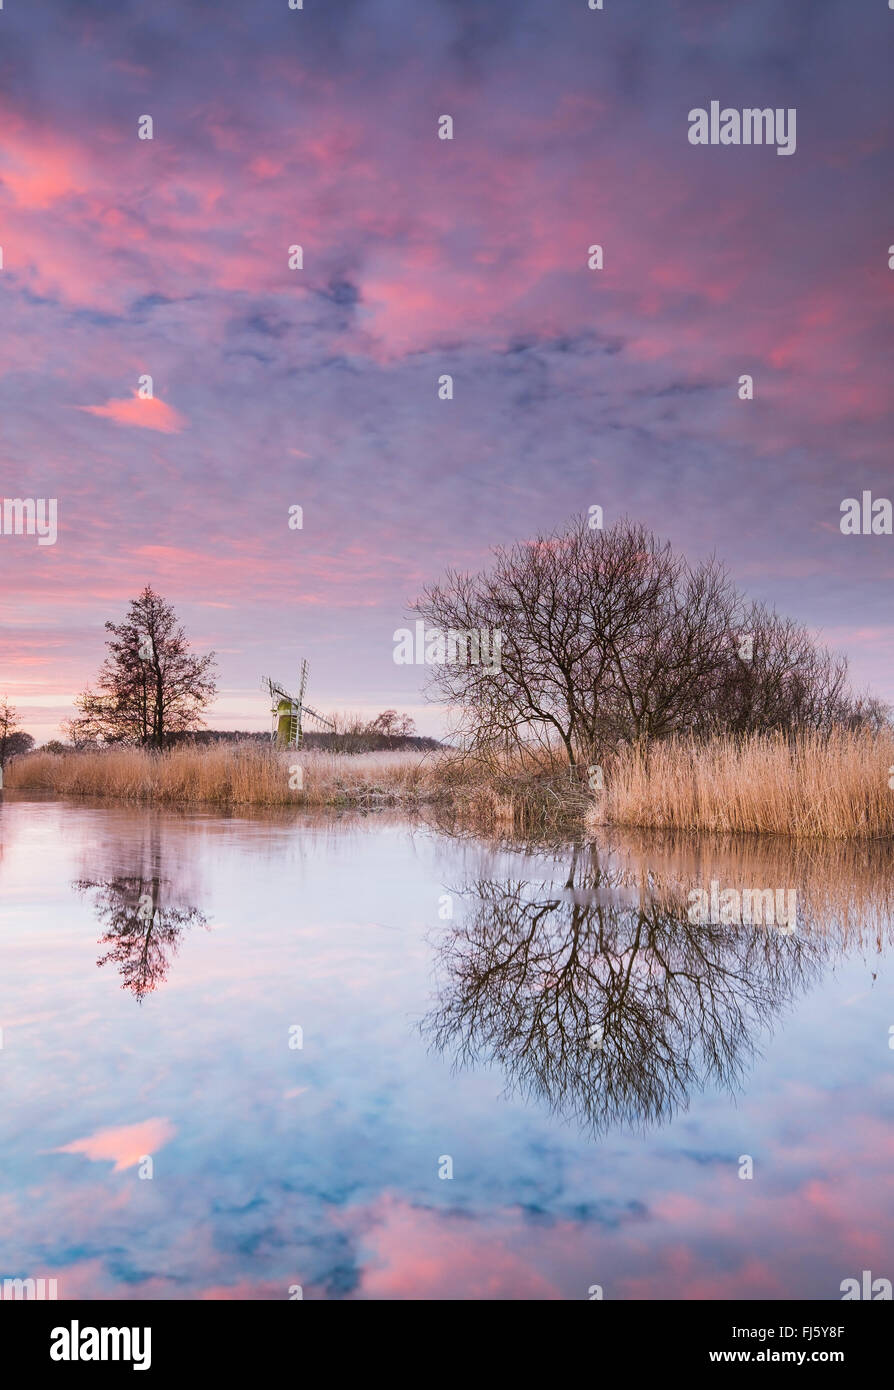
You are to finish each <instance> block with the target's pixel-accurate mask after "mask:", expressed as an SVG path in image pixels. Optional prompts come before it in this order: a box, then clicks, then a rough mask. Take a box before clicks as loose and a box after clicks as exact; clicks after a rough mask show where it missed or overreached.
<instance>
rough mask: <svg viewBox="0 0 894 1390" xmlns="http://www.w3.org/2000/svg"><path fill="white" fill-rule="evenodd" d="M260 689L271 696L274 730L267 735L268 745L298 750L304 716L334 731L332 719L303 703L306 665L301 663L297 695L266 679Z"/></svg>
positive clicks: (301, 737)
mask: <svg viewBox="0 0 894 1390" xmlns="http://www.w3.org/2000/svg"><path fill="white" fill-rule="evenodd" d="M261 688H262V689H263V690H267V691H268V692H269V694H270V713H271V715H272V718H273V727H272V730H271V733H270V742H271V743H275V744H277V745H278V746H279V747H280V748H300V747H301V741H302V739H303V738H304V720H305V718H307V717H310V718H311V719H314V720H316V722H317V723H318V724H323V725H325V727H326V728H327V729H331V730H332V732H333V733H335V732H336V728H335V725H334V724H333V723H332V722H331V720H329V719H326V718H324V716H323V715H322V714H318V713H317V711H316V710H315V709H311V707H310V705H308V704H305V701H304V692H305V690H306V689H307V662H306V661H302V663H301V678H300V680H299V682H298V694H297V695H290V694H289V692H288V691H287V690H283V688H282V686H281V685H279V684H278V683H277V682H276V681H275V680H271V678H270V677H269V676H267V677H266V678H265V679H264V681H263V682H262V687H261Z"/></svg>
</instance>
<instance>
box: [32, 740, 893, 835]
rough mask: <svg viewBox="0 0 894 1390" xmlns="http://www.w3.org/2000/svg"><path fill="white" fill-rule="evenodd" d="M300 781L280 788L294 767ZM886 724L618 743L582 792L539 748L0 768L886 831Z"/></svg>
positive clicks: (263, 802)
mask: <svg viewBox="0 0 894 1390" xmlns="http://www.w3.org/2000/svg"><path fill="white" fill-rule="evenodd" d="M296 764H297V765H298V766H300V767H301V769H302V776H303V787H302V788H301V789H297V788H293V787H291V786H290V780H292V778H291V774H290V768H292V767H294V766H295V765H296ZM892 767H894V734H891V733H885V734H881V735H878V736H874V735H871V734H868V733H846V732H843V731H842V732H840V733H835V734H832V735H829V736H821V735H818V734H804V735H801V736H799V737H798V738H797V739H795V740H793V741H791V742H789V741H787V740H786V739H784V738H782V737H777V736H766V737H752V738H747V739H733V738H719V739H714V740H712V741H710V742H708V743H704V744H698V743H695V742H692V741H690V740H685V739H679V740H670V741H668V742H667V743H662V744H656V745H654V746H653V747H652V748H651V749H650V750H649V754H648V757H642V756H640V755H638V754H637V753H636V751H635V750H634V749H632V748H624V749H622V750H621V751H620V752H619V753H617V754H615V755H614V756H613V757H612V758H611V759H610V760H609V759H607V760H606V766H605V768H604V780H605V790H604V791H603V792H601V793H592V792H590V790H589V788H588V786H587V785H586V781H585V780H584V782H581V780H580V779H575V778H573V777H572V776H571V775H570V774H569V771H568V769H567V767H565V768H563V767H562V765H561V760H559V759H557V758H556V757H555V756H554V755H553V754H550V753H548V752H546V753H542V754H540V755H527V756H526V757H525V758H524V759H523V760H521V761H520V760H518V759H513V758H505V759H502V760H499V761H497V762H494V763H491V764H489V765H488V766H484V765H482V764H481V763H479V762H474V761H471V760H470V759H468V758H463V757H461V756H460V755H458V754H456V753H454V752H452V751H450V750H444V751H442V752H441V753H439V754H434V753H431V752H417V751H406V752H393V753H389V752H381V753H357V754H345V753H328V752H316V751H314V752H309V751H302V752H298V753H296V752H295V751H294V750H292V751H283V750H277V749H273V748H270V747H268V746H266V745H263V744H260V745H259V744H257V743H242V744H225V745H218V746H216V747H210V748H208V747H200V746H193V747H190V746H188V745H184V746H181V747H179V748H175V749H173V750H171V751H170V752H167V753H164V754H162V755H159V754H157V753H152V752H148V751H146V750H144V749H133V748H119V749H107V750H103V751H101V752H82V753H74V752H72V753H59V754H55V753H40V752H38V753H30V754H27V755H26V756H25V757H20V758H16V759H14V760H13V761H12V762H11V763H10V764H9V765H8V766H7V768H6V769H5V784H6V786H7V787H9V788H10V789H11V790H22V791H26V790H27V791H46V792H53V793H56V794H57V795H61V796H99V797H117V798H120V799H124V800H128V801H152V802H161V803H168V804H186V805H189V804H207V805H218V806H221V805H223V806H285V805H290V806H302V805H303V806H308V807H313V806H319V807H322V806H345V805H353V806H371V805H389V804H390V805H395V806H400V807H404V808H412V807H415V806H422V805H424V804H429V805H432V806H433V807H435V809H436V812H437V813H438V814H439V815H440V816H442V817H449V818H450V819H451V820H452V822H454V823H456V824H457V825H458V826H460V827H462V828H468V829H470V830H481V831H484V832H497V833H503V832H507V833H516V834H517V833H525V832H530V833H542V832H544V831H557V832H558V831H561V830H562V829H563V828H564V829H566V830H570V829H572V828H574V829H576V830H577V831H578V832H579V831H580V830H581V829H582V828H583V827H586V828H588V829H589V830H591V831H594V830H595V829H596V827H598V826H601V825H627V826H639V827H643V828H654V829H664V830H681V831H682V830H699V831H716V832H723V833H741V832H743V831H744V832H753V833H758V834H771V835H791V836H796V837H799V838H810V837H813V838H819V839H845V840H872V839H889V838H892V837H894V790H892V789H891V788H890V787H889V786H888V779H889V775H890V774H889V769H890V768H892Z"/></svg>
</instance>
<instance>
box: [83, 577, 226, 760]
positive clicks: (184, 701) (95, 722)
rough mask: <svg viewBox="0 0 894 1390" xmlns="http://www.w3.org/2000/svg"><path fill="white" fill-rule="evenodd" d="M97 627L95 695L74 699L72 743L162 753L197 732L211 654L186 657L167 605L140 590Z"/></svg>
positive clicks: (209, 686)
mask: <svg viewBox="0 0 894 1390" xmlns="http://www.w3.org/2000/svg"><path fill="white" fill-rule="evenodd" d="M105 627H106V631H107V632H108V633H109V634H110V635H109V637H108V639H107V641H106V647H107V648H108V655H107V656H106V659H105V661H104V662H103V664H102V667H101V669H100V672H99V676H98V677H97V681H96V688H95V689H93V690H91V689H88V690H85V691H84V692H83V693H82V694H81V695H79V696H78V697H77V700H76V702H75V703H76V706H77V709H78V714H77V716H76V717H75V718H74V719H72V720H70V721H69V722H68V725H67V733H68V736H69V737H70V738H71V740H72V742H73V743H75V744H76V745H83V744H90V743H131V744H139V745H142V746H143V747H151V748H164V747H165V745H166V742H167V741H168V740H169V739H170V737H171V736H172V735H173V734H177V733H183V732H186V731H188V730H192V729H197V728H200V727H201V726H202V724H203V722H204V721H203V719H202V711H203V710H204V709H205V707H206V706H207V705H208V704H209V702H210V701H211V700H212V699H213V697H214V693H215V689H216V686H215V681H214V678H213V674H212V673H213V669H214V664H215V661H214V653H213V652H209V653H207V654H206V655H204V656H198V655H196V654H195V653H193V652H192V651H191V650H190V647H189V642H188V641H187V638H186V634H185V632H184V630H183V628H182V626H181V625H180V623H179V622H178V620H177V616H176V614H175V612H174V609H173V607H172V605H171V604H170V603H167V602H166V601H165V599H163V598H162V597H161V595H160V594H156V593H155V592H154V590H153V589H152V588H151V587H150V586H149V585H147V586H146V588H145V589H144V590H143V592H142V593H141V594H140V596H139V598H135V599H132V600H131V603H130V606H129V608H128V610H127V613H126V615H125V617H124V619H123V620H122V621H121V622H120V623H112V622H107V623H106V625H105Z"/></svg>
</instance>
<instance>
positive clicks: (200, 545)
mask: <svg viewBox="0 0 894 1390" xmlns="http://www.w3.org/2000/svg"><path fill="white" fill-rule="evenodd" d="M892 48H894V11H891V10H889V9H888V8H887V5H886V4H885V0H861V3H860V4H859V5H855V4H853V2H852V0H788V3H787V4H785V5H784V6H781V5H779V4H778V0H755V3H749V4H747V5H744V4H743V5H731V4H729V3H713V0H677V2H671V3H668V2H667V0H662V3H658V0H655V2H654V3H652V2H651V0H643V3H638V4H636V5H634V6H630V5H627V4H621V3H619V0H605V8H604V9H603V10H602V11H591V10H590V9H589V8H588V6H587V4H586V3H585V0H517V3H510V2H509V0H501V3H482V0H474V2H473V0H344V2H343V3H337V4H335V3H328V4H325V5H324V4H323V3H321V0H305V6H304V8H303V9H302V10H291V9H290V8H289V6H288V4H287V2H286V0H254V3H252V4H244V3H236V0H217V3H214V4H209V3H200V2H199V0H176V3H168V0H154V3H153V4H152V5H151V6H149V5H145V4H142V3H140V4H138V3H135V2H132V0H120V3H117V4H116V5H115V6H114V7H110V6H109V5H108V4H106V3H105V0H53V3H51V4H49V5H48V6H41V7H34V6H26V5H23V4H21V3H19V0H8V3H7V4H6V5H5V6H4V8H3V9H2V11H0V126H2V133H3V138H2V141H0V246H2V258H3V259H2V270H0V296H2V298H0V306H2V332H0V422H2V426H0V428H2V434H0V473H2V480H0V492H2V497H4V498H55V499H57V505H58V517H59V521H58V537H57V540H56V543H55V544H54V545H43V546H41V545H38V543H37V539H36V538H35V537H34V536H26V535H22V536H19V535H15V534H12V535H6V534H0V694H3V693H6V694H7V695H8V696H9V698H10V700H11V701H12V703H13V704H14V705H15V706H16V707H17V709H18V711H19V714H20V717H21V722H22V724H23V725H24V727H25V728H26V729H27V730H28V731H29V732H31V733H32V734H34V735H35V737H37V738H38V739H39V740H43V739H45V738H48V737H53V736H55V735H56V734H57V733H58V727H59V724H60V721H61V720H63V719H64V718H66V717H67V716H69V715H70V714H71V713H72V712H73V699H74V696H75V694H76V692H77V691H79V690H81V689H83V688H84V687H85V686H86V685H87V684H88V683H89V682H90V681H92V680H93V679H94V677H95V675H96V672H97V670H98V668H99V665H100V663H101V661H102V658H103V655H104V638H105V633H104V630H103V624H104V623H105V621H106V620H108V619H112V620H117V619H120V617H122V616H123V613H124V611H125V609H126V607H127V604H128V601H129V600H130V599H131V598H132V597H135V596H136V594H138V593H139V591H140V590H141V589H142V588H143V587H144V585H146V584H151V585H152V586H153V587H154V588H156V589H157V590H158V591H159V592H161V593H162V594H163V595H164V596H165V597H166V598H167V599H168V600H170V601H171V602H172V603H173V604H174V606H175V608H176V610H177V612H178V614H179V615H180V617H181V619H182V620H183V622H184V624H185V627H186V630H187V633H188V634H189V636H190V638H191V639H192V641H193V643H194V645H195V647H196V648H197V649H198V650H200V651H206V650H209V649H214V650H215V651H216V652H217V654H218V671H219V687H220V688H219V693H218V697H217V699H216V701H215V703H214V705H213V707H212V709H211V710H210V712H209V718H208V722H209V724H210V725H211V726H212V727H218V728H245V729H249V728H250V729H260V728H264V727H266V722H267V717H268V716H267V701H266V698H265V697H264V696H263V695H262V694H261V691H260V681H261V678H262V677H263V676H265V675H267V674H270V675H273V676H274V677H276V678H277V679H278V680H280V681H282V682H284V683H286V684H287V685H288V684H289V683H290V682H291V681H293V680H295V679H296V678H297V672H298V667H299V664H300V661H301V659H302V658H307V659H308V660H309V662H310V668H311V669H310V682H309V687H308V698H309V699H310V701H311V703H312V704H313V705H314V706H315V707H316V708H319V709H321V710H325V711H330V712H331V711H335V710H352V711H361V712H364V713H369V714H373V713H376V712H378V711H379V710H381V709H383V708H386V707H391V706H393V707H396V708H398V709H400V710H405V711H408V712H410V713H411V714H413V715H414V717H415V718H416V721H417V724H418V726H419V728H420V730H421V731H422V732H425V733H436V734H437V733H440V732H442V730H443V728H444V715H443V712H442V711H440V710H439V709H438V708H435V707H431V706H427V705H426V703H425V699H424V695H423V686H424V683H425V680H424V678H425V670H424V668H422V667H416V666H398V665H396V664H395V662H394V660H393V652H394V632H395V630H396V629H398V628H400V627H402V626H404V625H405V624H406V623H407V622H408V621H409V617H408V614H407V604H408V603H409V602H410V601H411V600H412V599H413V598H414V597H415V596H416V595H417V594H418V593H419V592H420V590H421V589H422V587H423V586H424V585H425V584H428V583H432V582H434V581H436V580H437V579H438V578H439V577H440V576H441V575H442V574H443V572H444V570H445V569H447V568H448V567H452V568H459V569H470V570H478V569H480V568H482V567H483V566H485V565H486V564H487V562H488V557H489V554H490V552H491V551H492V548H493V547H494V546H499V545H505V544H510V543H512V542H513V541H516V540H519V539H523V538H526V537H529V536H533V535H535V534H536V533H537V532H538V531H542V530H547V531H549V530H552V529H553V528H554V527H557V526H560V525H562V524H563V523H565V522H566V521H567V520H569V519H570V518H571V517H572V516H574V515H577V514H580V513H586V512H587V510H588V508H589V507H590V506H592V505H594V504H595V505H599V506H601V507H602V508H603V513H604V520H605V524H606V525H610V524H611V523H612V521H614V520H616V519H618V518H619V517H621V516H624V515H626V516H630V517H632V518H634V519H635V520H637V521H641V522H643V523H644V524H646V525H648V526H651V527H653V528H654V529H655V530H657V531H658V532H659V533H660V534H661V535H662V536H665V537H666V538H668V539H669V540H671V541H672V542H673V543H674V544H675V545H676V546H678V547H680V548H681V549H683V550H684V551H685V552H686V554H687V555H689V556H690V557H691V558H693V559H695V558H698V557H699V556H703V555H706V554H708V553H711V552H716V553H717V554H718V555H719V556H720V557H721V558H723V559H724V560H725V561H726V562H727V564H728V565H729V568H730V570H731V573H732V575H733V577H734V578H735V580H736V581H737V582H738V583H739V585H740V586H741V587H742V588H743V589H745V590H746V591H747V592H748V593H749V594H751V595H752V596H754V597H755V598H758V599H762V600H764V601H767V602H769V603H772V604H775V605H776V606H777V607H778V608H779V609H780V610H781V611H783V612H785V613H787V614H790V615H791V616H793V617H795V618H798V619H800V620H801V621H803V622H805V623H807V624H808V625H809V626H810V628H811V629H812V630H815V631H818V632H820V633H821V634H822V637H823V639H824V640H825V641H827V642H828V643H830V644H831V645H833V646H834V647H836V648H838V649H841V650H844V651H846V652H847V653H848V655H849V657H850V660H851V664H852V672H853V677H854V682H855V684H856V685H857V686H858V687H864V686H870V687H871V688H872V689H873V690H874V692H875V693H877V694H878V695H880V696H882V697H883V698H886V699H889V700H894V626H892V620H891V606H890V601H889V595H890V591H891V582H892V579H894V537H892V536H844V535H842V534H841V531H840V529H839V519H840V508H841V503H842V501H843V499H845V498H848V497H860V495H861V493H862V492H863V490H866V489H868V490H870V491H871V492H872V495H873V497H879V496H882V497H883V496H888V495H890V494H891V492H892V485H891V482H890V469H889V449H890V446H889V440H890V437H891V424H892V419H891V416H892V405H891V398H892V397H891V392H890V390H889V389H888V381H887V377H888V374H889V370H888V369H889V364H890V328H891V295H892V288H894V271H892V270H890V269H889V267H888V258H889V251H888V248H889V246H891V245H892V243H894V206H892V191H891V190H892V188H894V179H892V155H891V100H890V71H891V58H892ZM712 100H717V101H719V102H720V103H721V106H724V107H729V108H735V109H741V108H745V107H761V108H763V107H768V106H769V107H772V108H774V109H775V108H777V107H778V108H785V109H789V108H794V109H795V111H796V114H797V125H796V129H797V144H796V149H795V152H794V153H793V154H792V155H790V156H787V157H780V156H779V155H778V154H777V152H776V150H775V149H773V148H772V147H768V146H763V147H755V146H752V147H744V146H729V145H726V146H721V145H716V146H696V145H692V144H690V142H689V140H688V131H689V120H688V115H689V112H690V110H691V109H693V108H708V106H709V103H710V102H711V101H712ZM146 115H151V117H152V122H153V132H152V134H153V138H152V139H151V140H149V139H140V138H139V137H138V131H139V126H140V118H141V117H143V116H146ZM443 115H450V116H451V117H452V119H453V123H454V129H453V139H452V140H442V139H439V138H438V130H439V118H440V117H441V116H443ZM593 244H599V245H601V246H602V247H603V268H602V269H601V270H595V271H594V270H591V269H590V268H589V267H588V263H587V260H588V248H589V247H590V246H591V245H593ZM293 245H300V246H301V247H302V250H303V268H302V269H300V270H299V269H290V267H289V248H290V246H293ZM444 373H448V374H450V375H451V376H452V377H453V380H454V395H453V399H452V400H440V399H439V397H438V379H439V377H440V376H441V375H442V374H444ZM742 374H749V375H751V376H752V377H753V382H754V399H753V400H750V401H743V400H740V399H739V394H738V383H739V378H740V376H741V375H742ZM144 375H150V376H151V377H152V382H153V392H154V396H153V399H151V400H141V399H139V398H138V396H137V391H138V386H139V382H140V378H141V377H142V376H144ZM293 506H300V507H301V508H302V512H303V526H302V528H301V529H300V530H297V529H290V528H289V525H288V518H289V508H290V507H293Z"/></svg>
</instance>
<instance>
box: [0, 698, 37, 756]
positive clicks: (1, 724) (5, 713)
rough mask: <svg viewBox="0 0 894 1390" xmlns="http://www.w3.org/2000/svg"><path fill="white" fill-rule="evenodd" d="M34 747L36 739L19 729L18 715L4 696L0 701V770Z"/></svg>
mask: <svg viewBox="0 0 894 1390" xmlns="http://www.w3.org/2000/svg"><path fill="white" fill-rule="evenodd" d="M33 747H34V739H33V738H32V737H31V735H30V734H26V733H25V731H24V730H23V729H20V728H19V720H18V714H17V713H16V711H15V709H14V708H13V706H12V705H11V704H10V703H9V700H8V699H7V697H6V696H5V695H4V696H3V698H2V700H0V768H2V767H4V766H5V764H6V763H7V762H8V760H9V759H10V758H14V757H15V756H16V754H18V753H27V752H29V750H30V749H32V748H33Z"/></svg>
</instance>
